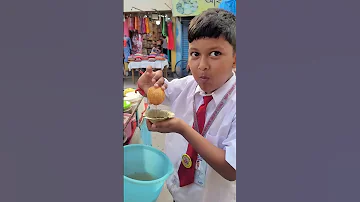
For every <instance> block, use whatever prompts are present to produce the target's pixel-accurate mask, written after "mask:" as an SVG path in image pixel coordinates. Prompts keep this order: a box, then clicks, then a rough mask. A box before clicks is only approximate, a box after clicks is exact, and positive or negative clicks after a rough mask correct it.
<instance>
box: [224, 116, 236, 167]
mask: <svg viewBox="0 0 360 202" xmlns="http://www.w3.org/2000/svg"><path fill="white" fill-rule="evenodd" d="M223 145H225V147H224V150H225V160H226V161H227V162H228V163H229V164H230V165H231V166H232V167H233V168H234V169H235V170H236V114H235V117H234V118H233V120H232V122H231V127H230V132H229V134H228V137H227V138H226V139H225V140H224V141H223Z"/></svg>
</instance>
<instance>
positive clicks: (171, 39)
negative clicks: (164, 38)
mask: <svg viewBox="0 0 360 202" xmlns="http://www.w3.org/2000/svg"><path fill="white" fill-rule="evenodd" d="M167 25H168V30H167V31H168V49H169V50H174V48H175V47H174V34H173V26H172V22H171V21H169V22H168V24H167Z"/></svg>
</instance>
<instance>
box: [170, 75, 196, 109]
mask: <svg viewBox="0 0 360 202" xmlns="http://www.w3.org/2000/svg"><path fill="white" fill-rule="evenodd" d="M189 81H190V77H189V76H187V77H184V78H181V79H174V80H172V81H170V82H169V81H168V80H167V79H165V84H166V85H167V88H166V90H165V95H166V98H165V101H164V103H163V104H164V105H168V106H171V104H172V103H173V102H174V101H175V100H176V98H177V97H178V96H179V95H180V93H181V92H182V91H184V89H185V88H186V86H187V85H188V83H189Z"/></svg>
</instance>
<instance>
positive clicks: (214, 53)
mask: <svg viewBox="0 0 360 202" xmlns="http://www.w3.org/2000/svg"><path fill="white" fill-rule="evenodd" d="M219 55H221V53H220V52H219V51H213V52H211V53H210V56H219Z"/></svg>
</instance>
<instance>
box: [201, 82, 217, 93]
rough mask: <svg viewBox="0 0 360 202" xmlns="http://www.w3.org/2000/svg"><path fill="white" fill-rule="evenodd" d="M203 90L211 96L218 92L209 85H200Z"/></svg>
mask: <svg viewBox="0 0 360 202" xmlns="http://www.w3.org/2000/svg"><path fill="white" fill-rule="evenodd" d="M199 86H200V88H201V90H203V91H204V92H205V93H206V94H210V93H212V92H214V91H215V90H216V88H213V87H211V86H209V85H201V84H199Z"/></svg>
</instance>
